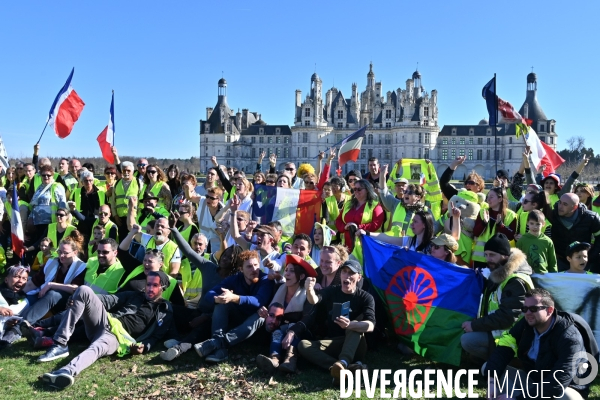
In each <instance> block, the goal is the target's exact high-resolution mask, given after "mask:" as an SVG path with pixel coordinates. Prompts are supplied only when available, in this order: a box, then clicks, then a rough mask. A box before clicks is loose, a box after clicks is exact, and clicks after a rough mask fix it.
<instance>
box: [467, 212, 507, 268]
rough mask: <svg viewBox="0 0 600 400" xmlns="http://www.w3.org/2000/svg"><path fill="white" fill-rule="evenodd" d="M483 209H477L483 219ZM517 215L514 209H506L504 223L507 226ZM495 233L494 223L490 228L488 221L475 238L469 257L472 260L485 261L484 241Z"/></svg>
mask: <svg viewBox="0 0 600 400" xmlns="http://www.w3.org/2000/svg"><path fill="white" fill-rule="evenodd" d="M484 211H485V210H479V215H480V217H481V218H482V219H483V214H484ZM516 217H517V214H515V213H514V211H512V210H509V209H506V215H505V216H504V221H503V223H504V225H505V226H509V225H510V224H511V223H512V222H513V221H514V219H515V218H516ZM495 234H496V224H494V226H493V228H490V224H489V223H488V224H487V226H486V227H485V229H484V231H483V232H482V233H481V235H479V236H478V237H477V238H476V239H475V248H474V249H473V256H472V257H471V259H472V260H473V261H480V262H485V254H484V251H485V249H484V247H485V243H486V242H487V241H488V240H490V239H491V238H492V236H494V235H495Z"/></svg>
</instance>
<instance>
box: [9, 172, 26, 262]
mask: <svg viewBox="0 0 600 400" xmlns="http://www.w3.org/2000/svg"><path fill="white" fill-rule="evenodd" d="M11 203H12V204H11V206H12V214H11V217H10V236H11V241H12V249H13V252H14V254H16V255H17V256H18V257H19V258H23V254H25V244H24V243H25V236H24V235H23V224H22V223H21V213H20V212H19V200H18V197H17V185H16V183H15V184H13V194H12V202H11Z"/></svg>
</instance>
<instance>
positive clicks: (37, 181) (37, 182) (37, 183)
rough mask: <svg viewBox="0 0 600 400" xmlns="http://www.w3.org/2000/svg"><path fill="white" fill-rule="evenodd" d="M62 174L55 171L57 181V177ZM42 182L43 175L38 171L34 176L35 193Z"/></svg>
mask: <svg viewBox="0 0 600 400" xmlns="http://www.w3.org/2000/svg"><path fill="white" fill-rule="evenodd" d="M59 176H60V175H59V174H58V172H55V173H54V180H55V181H56V179H58V177H59ZM41 184H42V176H41V175H40V174H39V172H38V173H36V174H35V175H34V176H33V192H34V193H35V191H36V190H38V188H39V187H40V185H41Z"/></svg>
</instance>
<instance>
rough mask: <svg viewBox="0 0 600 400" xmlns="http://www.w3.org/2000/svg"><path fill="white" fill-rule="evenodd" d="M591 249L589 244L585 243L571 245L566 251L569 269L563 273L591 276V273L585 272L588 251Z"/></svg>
mask: <svg viewBox="0 0 600 400" xmlns="http://www.w3.org/2000/svg"><path fill="white" fill-rule="evenodd" d="M591 247H592V245H591V244H589V243H585V242H583V243H582V242H573V243H571V244H570V245H569V248H568V249H567V261H568V262H569V267H570V268H569V269H568V270H566V271H563V272H570V273H572V274H589V275H593V273H592V272H590V271H586V270H585V267H586V266H587V263H588V250H589V249H590V248H591Z"/></svg>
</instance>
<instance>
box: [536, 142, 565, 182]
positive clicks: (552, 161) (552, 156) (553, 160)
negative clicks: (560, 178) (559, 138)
mask: <svg viewBox="0 0 600 400" xmlns="http://www.w3.org/2000/svg"><path fill="white" fill-rule="evenodd" d="M541 143H542V146H543V147H544V150H546V155H545V156H544V158H542V164H543V165H545V166H546V169H545V170H544V176H548V175H549V174H551V173H554V172H556V170H557V169H558V167H560V166H561V164H562V163H564V162H565V160H564V158H562V157H561V156H560V155H559V154H558V153H557V152H556V151H554V149H552V147H550V146H548V145H547V144H546V143H544V142H541Z"/></svg>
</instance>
